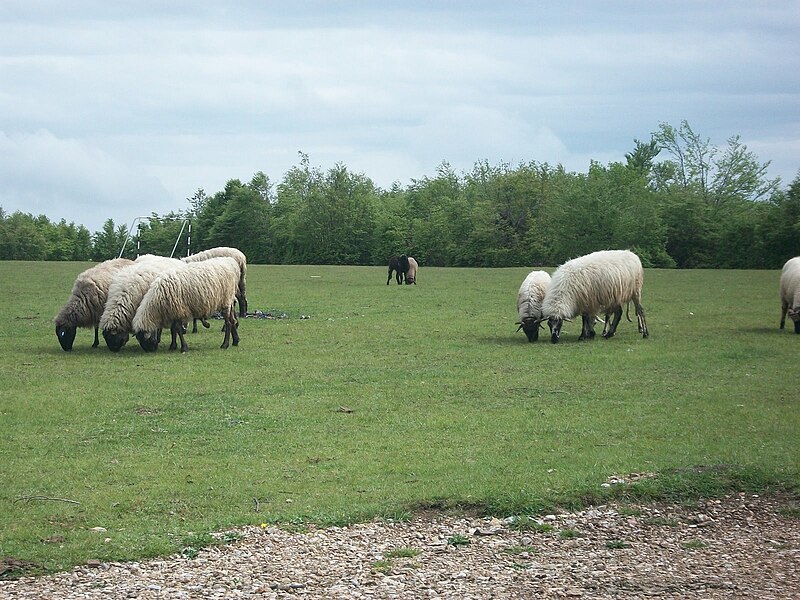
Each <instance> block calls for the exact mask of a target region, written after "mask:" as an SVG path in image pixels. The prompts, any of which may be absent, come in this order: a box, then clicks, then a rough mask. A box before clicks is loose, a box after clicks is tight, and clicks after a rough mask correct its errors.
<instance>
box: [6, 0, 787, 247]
mask: <svg viewBox="0 0 800 600" xmlns="http://www.w3.org/2000/svg"><path fill="white" fill-rule="evenodd" d="M556 4H558V6H555V5H556ZM548 5H552V6H548ZM683 120H686V121H688V122H689V124H690V126H691V127H692V129H693V130H694V131H695V132H696V133H698V134H699V135H700V136H701V137H703V138H704V139H705V138H707V139H710V140H711V142H712V143H713V144H714V145H716V146H718V147H720V148H724V147H725V146H726V145H727V141H728V139H729V138H731V137H732V136H736V135H738V136H740V137H741V141H742V142H743V143H744V144H746V146H747V147H748V149H749V150H751V151H753V152H754V153H755V154H756V155H757V157H758V159H759V161H760V162H767V161H770V163H771V164H770V168H769V171H768V174H769V176H770V177H780V178H781V179H782V181H783V187H786V186H788V184H789V183H791V181H792V180H793V179H794V178H795V177H796V176H797V175H798V170H799V169H800V1H783V2H777V1H767V2H759V1H757V0H742V1H740V0H731V1H726V2H716V1H714V2H711V1H705V0H686V1H674V2H673V1H669V0H664V1H662V2H658V3H655V2H642V1H641V0H630V1H618V2H610V1H606V2H598V1H596V0H592V1H578V2H570V1H569V0H565V1H564V2H559V3H550V2H528V1H519V0H517V1H509V0H493V1H492V2H488V1H481V2H477V1H470V0H459V1H435V0H408V1H403V2H399V1H394V0H381V1H378V0H375V1H373V2H370V1H367V0H362V1H349V2H344V1H335V0H332V1H321V0H319V1H302V0H298V1H291V2H290V1H278V0H276V1H267V0H250V1H241V2H220V1H219V0H215V1H214V2H206V1H188V0H187V1H173V2H163V1H162V0H158V1H155V0H139V1H137V2H108V0H71V1H70V2H63V1H60V0H58V1H54V0H53V1H50V0H43V1H38V0H27V1H25V2H12V1H9V2H2V3H0V207H2V209H3V211H4V212H5V213H6V214H7V215H8V214H11V213H13V212H15V211H18V210H19V211H22V212H24V213H31V214H33V215H39V214H44V215H46V216H47V217H48V218H49V219H50V220H51V221H54V222H57V221H59V220H61V219H65V220H66V221H67V222H74V223H75V224H77V225H85V226H86V227H87V228H88V229H89V230H90V231H92V232H94V231H98V230H100V229H101V228H102V225H103V223H104V222H105V221H106V220H107V219H109V218H110V219H113V220H114V222H115V224H116V225H120V224H126V225H127V224H129V223H130V222H131V221H132V220H133V219H134V218H135V217H137V216H147V215H150V214H151V213H157V214H160V215H163V214H166V213H168V212H170V211H178V210H186V209H188V208H190V204H189V202H188V201H187V198H190V197H191V196H192V195H194V193H195V192H196V191H197V190H198V189H200V188H202V189H203V190H204V191H205V192H206V194H208V195H211V194H214V193H215V192H217V191H220V190H222V189H223V188H224V186H225V183H226V182H227V181H228V180H230V179H234V178H237V179H240V180H242V181H244V182H246V181H249V180H250V179H251V178H252V176H253V174H255V173H256V172H258V171H263V172H264V173H266V174H267V175H268V176H269V178H270V180H271V181H272V183H273V185H276V184H278V183H279V182H280V181H281V180H282V179H283V177H284V175H285V174H286V172H287V171H288V170H289V169H291V168H292V167H293V166H297V165H299V164H300V154H299V153H300V152H302V153H305V154H306V155H308V157H309V161H310V164H311V166H312V167H316V168H319V169H321V170H323V171H326V170H327V169H330V168H331V167H333V166H334V165H336V164H343V165H345V166H346V167H347V168H348V170H350V171H351V172H354V173H363V174H364V175H366V176H367V177H369V178H370V179H372V181H373V182H375V184H376V185H378V186H379V187H382V188H384V189H388V188H390V187H391V186H392V184H393V183H395V182H397V183H399V184H401V185H403V186H405V185H408V184H409V183H410V182H411V181H412V180H414V179H417V180H419V179H423V178H424V177H435V176H436V170H437V167H438V166H439V165H441V164H442V162H443V161H446V162H447V163H449V164H450V165H451V166H452V167H453V169H455V171H456V172H457V173H463V172H469V171H470V170H471V169H472V167H473V165H474V164H475V163H476V162H479V161H488V162H489V163H490V164H493V165H496V164H500V163H507V164H510V165H512V166H514V165H517V164H520V163H529V162H531V161H536V162H542V163H544V162H546V163H549V164H551V165H555V164H561V165H563V166H564V167H565V168H566V169H567V170H568V171H574V172H582V173H585V172H587V171H588V168H589V164H590V161H592V160H594V161H598V162H600V163H601V164H607V163H609V162H612V161H624V157H625V153H626V152H629V151H631V150H632V149H633V148H634V146H635V143H634V140H637V139H638V140H642V141H649V139H650V135H651V134H652V133H653V132H655V131H657V130H658V128H659V124H660V123H669V124H671V125H673V126H675V127H678V126H679V125H680V123H681V121H683ZM662 158H666V156H661V157H659V159H662Z"/></svg>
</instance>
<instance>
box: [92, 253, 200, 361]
mask: <svg viewBox="0 0 800 600" xmlns="http://www.w3.org/2000/svg"><path fill="white" fill-rule="evenodd" d="M186 265H187V263H185V262H182V261H180V260H178V259H177V258H168V257H166V256H154V255H151V254H145V255H143V256H140V257H139V258H137V259H136V262H135V263H134V264H133V265H131V266H130V267H127V268H125V269H121V270H119V271H117V273H116V275H114V278H113V279H112V281H111V287H110V288H109V290H108V301H107V302H106V308H105V310H104V311H103V315H102V316H101V317H100V329H101V330H102V331H103V339H105V341H106V345H107V346H108V348H109V350H111V351H112V352H119V351H120V350H121V349H122V347H123V346H124V345H125V344H126V343H127V342H128V338H129V334H130V333H131V331H133V327H132V323H133V316H134V315H135V314H136V309H137V308H139V304H141V302H142V298H144V295H145V294H146V293H147V290H149V289H150V284H151V283H152V282H153V280H154V279H155V278H156V277H158V276H159V275H161V274H162V273H164V272H165V271H167V270H169V269H180V268H184V267H186Z"/></svg>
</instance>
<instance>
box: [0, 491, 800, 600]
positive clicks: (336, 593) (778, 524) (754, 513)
mask: <svg viewBox="0 0 800 600" xmlns="http://www.w3.org/2000/svg"><path fill="white" fill-rule="evenodd" d="M787 507H792V509H793V510H792V511H788V510H785V509H786V508H787ZM633 510H635V512H636V516H635V517H631V516H630V515H631V512H632V511H633ZM796 510H797V503H796V500H794V499H791V498H788V497H785V496H768V497H766V496H751V495H745V494H738V495H731V496H728V497H726V498H724V499H719V500H700V501H697V502H694V503H692V506H691V508H689V507H686V506H680V505H669V504H647V505H636V506H631V505H625V506H624V507H623V506H620V505H616V504H608V505H603V506H594V507H592V508H589V509H587V510H584V511H581V512H576V513H569V514H559V515H558V516H557V517H556V518H553V519H547V520H548V521H549V522H552V523H554V525H555V528H554V530H553V531H549V532H544V533H537V532H534V531H525V532H520V531H518V530H515V529H514V528H513V527H514V525H515V523H516V521H517V520H516V519H504V520H502V521H501V520H498V519H489V518H485V519H484V518H477V517H467V516H452V515H425V516H420V517H417V518H414V519H412V520H411V521H408V522H400V523H396V522H370V523H363V524H358V525H352V526H349V527H330V528H315V527H310V528H309V531H307V532H303V533H297V532H289V531H286V530H283V529H280V528H279V527H274V526H270V527H266V528H262V527H247V528H244V529H242V530H239V531H237V532H236V533H238V534H239V535H240V536H241V538H240V539H238V540H237V541H235V542H233V543H231V544H229V545H226V546H218V547H212V548H206V549H203V550H201V551H200V552H199V553H198V555H197V556H196V557H194V558H187V557H184V556H181V555H175V556H171V557H166V558H161V559H157V560H151V561H144V562H131V563H109V564H104V565H103V567H104V568H87V566H86V565H84V566H81V567H76V568H75V569H73V570H72V571H69V572H64V573H56V574H53V575H48V576H44V577H36V578H34V577H26V578H21V579H18V580H11V581H0V598H2V599H4V600H5V599H8V600H23V599H32V598H60V599H64V600H70V599H76V600H77V599H81V600H91V599H98V600H99V599H106V598H137V599H142V600H149V599H153V600H161V599H179V598H180V599H183V598H257V599H265V600H267V599H268V600H273V599H276V600H277V599H287V598H288V599H299V598H330V599H342V600H344V599H347V600H349V599H359V598H361V599H366V598H368V599H372V600H380V599H387V600H388V599H400V600H403V599H409V600H410V599H415V600H416V599H419V598H428V599H442V600H444V599H456V598H458V599H474V600H481V599H489V598H491V599H496V600H503V599H512V598H546V599H550V598H562V599H563V598H584V599H585V598H592V599H612V598H613V599H616V598H631V599H637V598H675V599H677V598H681V599H691V598H704V599H722V598H724V599H726V600H731V599H738V598H753V599H755V598H758V599H760V600H770V599H774V600H778V599H780V600H784V599H791V598H798V599H800V583H798V582H800V519H798V517H797V515H796ZM553 517H555V515H553ZM567 524H568V525H567ZM562 525H563V526H565V527H569V528H570V529H572V530H574V531H576V532H577V535H578V537H574V538H570V539H563V538H561V537H560V536H559V528H560V527H562ZM486 532H491V534H490V535H486ZM453 536H462V537H465V538H467V539H469V542H470V543H469V544H458V545H453V544H449V543H448V542H447V540H448V539H451V538H453ZM521 547H522V548H521ZM401 548H405V549H407V548H411V549H414V550H415V551H416V555H415V556H411V557H405V556H404V557H401V558H393V557H392V556H393V554H392V552H391V551H392V550H397V549H401Z"/></svg>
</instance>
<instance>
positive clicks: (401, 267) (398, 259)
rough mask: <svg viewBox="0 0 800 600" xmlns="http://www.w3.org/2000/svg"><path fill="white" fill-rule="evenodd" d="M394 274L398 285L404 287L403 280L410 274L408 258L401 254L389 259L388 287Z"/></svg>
mask: <svg viewBox="0 0 800 600" xmlns="http://www.w3.org/2000/svg"><path fill="white" fill-rule="evenodd" d="M392 272H394V273H395V279H396V280H397V285H403V279H404V278H405V276H406V273H407V272H408V256H406V255H405V254H401V255H400V256H393V257H392V258H390V259H389V276H388V277H387V278H386V285H389V282H390V281H391V280H392Z"/></svg>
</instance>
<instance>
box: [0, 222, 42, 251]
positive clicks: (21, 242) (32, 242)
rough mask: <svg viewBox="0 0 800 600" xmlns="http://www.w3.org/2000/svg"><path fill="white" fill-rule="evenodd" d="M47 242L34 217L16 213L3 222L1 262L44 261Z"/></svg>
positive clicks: (0, 245)
mask: <svg viewBox="0 0 800 600" xmlns="http://www.w3.org/2000/svg"><path fill="white" fill-rule="evenodd" d="M46 245H47V240H46V238H45V237H44V235H43V234H42V232H41V230H40V227H39V225H38V224H37V222H36V220H35V219H34V218H33V216H32V215H29V214H24V213H22V212H20V211H16V212H14V213H13V214H11V215H10V216H8V217H5V218H4V219H3V220H2V226H1V227H0V260H44V259H45V256H46V251H47V250H46Z"/></svg>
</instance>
